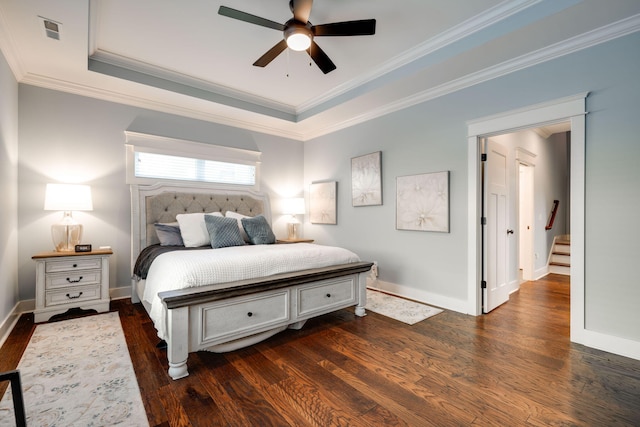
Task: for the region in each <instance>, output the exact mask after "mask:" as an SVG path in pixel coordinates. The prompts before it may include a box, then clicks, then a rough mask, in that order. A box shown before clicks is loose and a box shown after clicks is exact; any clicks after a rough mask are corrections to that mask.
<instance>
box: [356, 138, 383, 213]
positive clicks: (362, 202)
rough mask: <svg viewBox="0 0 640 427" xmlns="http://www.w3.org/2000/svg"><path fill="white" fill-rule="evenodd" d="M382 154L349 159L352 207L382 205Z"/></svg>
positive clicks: (378, 152) (376, 153)
mask: <svg viewBox="0 0 640 427" xmlns="http://www.w3.org/2000/svg"><path fill="white" fill-rule="evenodd" d="M381 159H382V152H380V151H376V152H375V153H371V154H366V155H364V156H359V157H354V158H352V159H351V200H352V205H353V206H375V205H381V204H382V167H381V166H382V162H381Z"/></svg>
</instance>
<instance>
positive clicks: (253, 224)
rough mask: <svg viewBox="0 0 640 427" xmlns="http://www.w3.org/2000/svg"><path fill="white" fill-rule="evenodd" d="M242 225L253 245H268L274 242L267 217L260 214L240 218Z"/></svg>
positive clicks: (273, 235)
mask: <svg viewBox="0 0 640 427" xmlns="http://www.w3.org/2000/svg"><path fill="white" fill-rule="evenodd" d="M241 221H242V227H244V231H246V233H247V236H249V241H250V242H251V243H252V244H254V245H270V244H272V243H275V242H276V236H275V234H273V230H271V227H270V226H269V223H268V222H267V219H266V218H265V217H263V216H262V215H258V216H254V217H251V218H242V219H241Z"/></svg>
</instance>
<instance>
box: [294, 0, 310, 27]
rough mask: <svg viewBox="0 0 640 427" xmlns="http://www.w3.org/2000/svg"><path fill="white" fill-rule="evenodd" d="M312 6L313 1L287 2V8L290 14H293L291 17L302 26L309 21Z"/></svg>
mask: <svg viewBox="0 0 640 427" xmlns="http://www.w3.org/2000/svg"><path fill="white" fill-rule="evenodd" d="M312 5H313V0H291V1H290V2H289V7H290V8H291V12H293V17H294V18H295V19H296V21H300V22H302V23H303V24H306V23H307V22H308V21H309V15H311V6H312Z"/></svg>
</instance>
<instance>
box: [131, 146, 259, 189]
mask: <svg viewBox="0 0 640 427" xmlns="http://www.w3.org/2000/svg"><path fill="white" fill-rule="evenodd" d="M135 176H136V177H137V178H159V179H177V180H181V181H205V182H218V183H221V184H237V185H251V186H253V185H255V183H256V167H255V166H252V165H243V164H238V163H227V162H216V161H213V160H202V159H194V158H189V157H179V156H170V155H166V154H156V153H143V152H135Z"/></svg>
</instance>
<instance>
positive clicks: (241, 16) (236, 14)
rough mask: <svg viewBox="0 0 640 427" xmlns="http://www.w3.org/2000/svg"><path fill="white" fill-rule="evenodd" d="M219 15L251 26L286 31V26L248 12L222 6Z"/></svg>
mask: <svg viewBox="0 0 640 427" xmlns="http://www.w3.org/2000/svg"><path fill="white" fill-rule="evenodd" d="M218 14H219V15H222V16H227V17H229V18H233V19H238V20H240V21H244V22H248V23H250V24H256V25H260V26H262V27H267V28H273V29H274V30H280V31H284V25H282V24H280V23H278V22H275V21H270V20H268V19H265V18H260V17H259V16H255V15H252V14H250V13H247V12H242V11H240V10H236V9H231V8H230V7H226V6H220V9H218Z"/></svg>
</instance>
